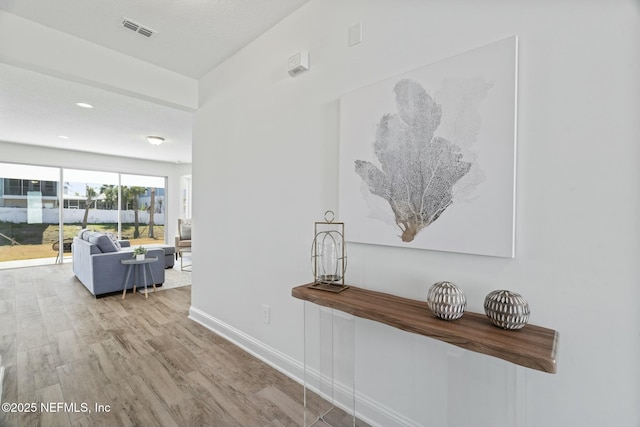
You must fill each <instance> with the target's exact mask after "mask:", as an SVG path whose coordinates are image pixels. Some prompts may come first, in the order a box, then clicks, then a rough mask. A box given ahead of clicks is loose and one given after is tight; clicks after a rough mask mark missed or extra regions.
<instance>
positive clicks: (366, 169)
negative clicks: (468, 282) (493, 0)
mask: <svg viewBox="0 0 640 427" xmlns="http://www.w3.org/2000/svg"><path fill="white" fill-rule="evenodd" d="M516 98H517V37H516V36H513V37H509V38H507V39H504V40H500V41H498V42H495V43H492V44H489V45H486V46H483V47H480V48H477V49H474V50H471V51H469V52H466V53H462V54H459V55H457V56H454V57H451V58H448V59H445V60H442V61H439V62H437V63H434V64H431V65H427V66H425V67H421V68H419V69H416V70H413V71H410V72H407V73H405V74H402V75H400V76H396V77H393V78H390V79H387V80H384V81H381V82H379V83H375V84H373V85H370V86H366V87H363V88H361V89H357V90H354V91H353V92H350V93H348V94H345V95H344V96H343V97H342V98H341V99H340V177H339V185H340V195H339V207H340V219H341V220H342V221H344V222H345V223H347V224H348V225H349V235H348V236H347V239H348V240H349V241H353V242H360V243H371V244H380V245H390V246H402V247H410V248H419V249H432V250H441V251H451V252H462V253H470V254H481V255H490V256H499V257H513V256H514V234H515V155H516Z"/></svg>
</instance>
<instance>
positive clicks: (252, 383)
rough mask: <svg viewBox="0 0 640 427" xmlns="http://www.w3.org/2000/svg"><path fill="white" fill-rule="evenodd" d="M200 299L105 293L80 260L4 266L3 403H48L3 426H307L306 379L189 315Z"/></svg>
mask: <svg viewBox="0 0 640 427" xmlns="http://www.w3.org/2000/svg"><path fill="white" fill-rule="evenodd" d="M190 298H191V287H190V286H186V287H182V288H176V289H167V290H164V291H160V292H157V293H155V294H150V296H149V299H147V300H145V299H144V297H143V296H142V295H139V294H138V295H132V294H131V293H128V294H127V298H126V299H125V300H122V299H121V296H120V295H114V296H110V297H105V298H101V299H95V298H94V297H93V296H92V295H91V294H89V292H88V291H87V290H86V289H85V288H84V286H82V284H81V283H80V282H78V281H77V279H75V277H74V276H73V273H72V272H71V266H70V265H69V264H65V265H54V266H47V267H34V268H22V269H11V270H0V354H2V362H3V365H4V366H5V367H6V373H5V380H4V393H3V396H2V402H3V403H16V404H28V403H31V402H34V403H36V404H37V410H36V411H34V412H30V413H27V412H23V413H20V414H18V413H6V412H0V426H11V427H13V426H46V427H55V426H74V427H82V426H144V427H146V426H180V427H182V426H194V427H195V426H256V427H258V426H264V427H283V426H300V425H302V424H303V405H302V396H303V389H302V386H300V385H299V384H297V383H296V382H294V381H293V380H291V379H289V378H287V377H286V376H284V375H282V374H281V373H279V372H278V371H276V370H275V369H273V368H271V367H269V366H267V365H266V364H264V363H262V362H261V361H259V360H258V359H256V358H254V357H252V356H251V355H249V354H247V353H246V352H244V351H243V350H241V349H240V348H238V347H236V346H235V345H233V344H231V343H230V342H228V341H226V340H225V339H223V338H221V337H219V336H217V335H215V334H214V333H212V332H211V331H209V330H207V329H206V328H204V327H202V326H200V325H198V324H197V323H195V322H193V321H191V320H189V319H188V317H187V316H188V310H189V305H190ZM58 402H59V403H61V404H67V405H68V406H67V407H66V408H65V407H64V406H62V407H58V406H57V404H58ZM40 403H45V404H49V405H53V407H52V408H50V409H54V410H58V411H59V412H53V411H51V412H47V411H42V410H41V409H42V408H41V406H40ZM83 404H85V405H86V407H84V406H83ZM69 405H76V407H73V406H69ZM96 405H105V406H103V408H104V409H106V408H107V406H106V405H108V406H109V410H108V412H106V411H105V412H98V411H96ZM85 409H86V411H85ZM342 423H343V422H341V421H338V422H337V424H342Z"/></svg>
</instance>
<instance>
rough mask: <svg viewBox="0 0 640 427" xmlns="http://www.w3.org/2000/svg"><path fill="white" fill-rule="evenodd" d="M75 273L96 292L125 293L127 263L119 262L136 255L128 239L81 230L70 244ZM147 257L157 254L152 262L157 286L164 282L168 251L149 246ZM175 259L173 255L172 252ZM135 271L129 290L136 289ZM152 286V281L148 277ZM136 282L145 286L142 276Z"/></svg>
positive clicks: (96, 294)
mask: <svg viewBox="0 0 640 427" xmlns="http://www.w3.org/2000/svg"><path fill="white" fill-rule="evenodd" d="M71 252H72V259H73V273H74V274H75V275H76V277H77V278H78V279H79V280H80V282H82V284H83V285H84V286H85V287H86V288H87V289H88V290H89V292H91V293H92V294H93V295H95V296H96V297H97V296H101V295H105V294H110V293H113V292H118V291H120V292H122V287H123V284H124V280H125V276H126V272H127V266H126V265H124V264H122V263H121V262H120V261H121V260H123V259H129V258H132V257H133V248H131V245H130V243H129V242H128V241H126V240H120V241H118V240H115V238H114V237H113V236H112V235H111V236H110V235H109V233H100V232H95V231H88V230H82V231H80V233H78V236H76V237H74V238H73V245H72V247H71ZM147 256H148V257H157V258H158V262H154V263H152V264H151V273H152V275H153V279H154V282H155V284H156V286H157V285H161V284H162V283H164V269H165V253H164V250H163V249H162V248H161V247H155V248H154V247H152V248H148V252H147ZM170 257H171V260H172V261H173V254H171V255H170ZM133 276H134V275H133V274H132V275H131V276H130V277H129V281H128V283H127V286H126V287H127V289H132V288H133ZM147 280H149V283H148V284H149V285H150V284H151V281H150V279H149V278H147ZM136 285H137V286H139V285H142V286H143V287H144V284H143V283H142V281H141V279H140V280H139V281H136Z"/></svg>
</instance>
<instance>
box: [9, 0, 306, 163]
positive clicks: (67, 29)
mask: <svg viewBox="0 0 640 427" xmlns="http://www.w3.org/2000/svg"><path fill="white" fill-rule="evenodd" d="M307 1H308V0H135V1H131V0H55V1H48V0H0V10H1V11H4V12H7V13H9V14H12V15H16V16H18V17H20V18H24V19H27V20H29V21H32V22H35V23H37V24H39V25H43V26H45V27H48V28H50V29H53V30H55V31H59V32H62V33H66V34H69V35H72V36H75V37H77V38H81V39H83V40H86V41H88V42H90V43H93V44H95V45H99V46H102V47H104V48H107V49H110V50H113V51H117V52H120V53H122V54H124V55H127V56H130V57H133V58H137V59H140V60H142V61H145V62H148V63H150V64H153V65H155V66H159V67H162V68H164V69H168V70H171V71H174V72H176V73H179V74H182V75H184V76H187V77H189V78H192V79H196V80H197V79H199V78H200V77H202V76H203V75H204V74H206V73H207V72H208V71H210V70H212V69H213V68H215V67H216V66H217V65H219V64H220V63H222V62H224V60H226V59H227V58H229V57H230V56H232V55H233V54H234V53H235V52H237V51H238V50H240V49H242V48H243V47H244V46H246V45H247V44H249V43H251V42H252V41H253V40H255V39H256V38H257V37H259V36H260V35H261V34H262V33H264V32H265V31H267V30H268V29H269V28H271V27H273V26H274V25H275V24H277V23H278V22H279V21H281V20H282V19H284V18H285V17H286V16H288V15H289V14H291V13H292V12H293V11H295V10H296V9H297V8H299V7H300V6H302V5H303V4H304V3H306V2H307ZM123 17H126V18H128V19H131V20H133V21H136V22H138V23H140V24H142V25H143V26H146V27H148V28H150V29H152V30H154V31H157V33H156V34H154V35H153V36H152V37H150V38H146V37H143V36H141V35H139V34H136V33H135V32H133V31H131V30H128V29H126V28H123V27H122V25H121V22H122V18H123ZM0 21H1V19H0ZM0 25H2V22H0ZM3 45H5V46H9V45H14V46H20V39H19V38H16V39H15V40H6V39H5V40H0V141H8V142H15V143H21V144H30V145H36V146H47V147H58V148H65V149H70V150H79V151H87V152H93V153H101V154H112V155H119V156H126V157H134V158H144V159H151V160H159V161H170V162H182V163H191V143H192V113H190V112H187V111H184V109H183V110H181V109H176V108H171V107H168V106H166V105H161V104H159V103H155V102H152V101H149V100H147V98H145V97H136V96H135V95H134V96H128V95H123V94H122V93H123V92H120V93H116V92H110V91H108V90H105V89H104V88H100V87H98V85H92V84H91V83H88V82H89V81H91V78H90V77H89V78H87V80H86V81H85V83H79V82H78V79H75V81H69V80H65V79H63V78H60V76H59V75H57V74H56V73H51V75H48V73H46V70H37V71H43V73H44V74H43V73H40V72H35V71H34V69H32V68H30V69H25V68H24V67H23V66H22V64H20V63H11V62H5V63H3V62H1V61H2V46H3ZM80 80H82V79H80ZM83 100H87V101H89V102H91V103H92V104H94V105H95V108H94V109H91V110H85V109H81V108H78V107H76V106H75V103H76V102H79V101H83ZM60 135H65V136H68V137H69V138H68V139H61V138H59V136H60ZM147 135H161V136H163V137H164V138H165V139H166V141H165V143H164V144H162V145H160V146H158V147H154V146H151V145H150V144H148V143H147V142H145V140H144V137H145V136H147Z"/></svg>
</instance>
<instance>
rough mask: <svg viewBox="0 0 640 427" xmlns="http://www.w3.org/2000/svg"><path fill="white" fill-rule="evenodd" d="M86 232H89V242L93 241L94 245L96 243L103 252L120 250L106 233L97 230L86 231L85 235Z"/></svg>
mask: <svg viewBox="0 0 640 427" xmlns="http://www.w3.org/2000/svg"><path fill="white" fill-rule="evenodd" d="M86 234H89V243H93V244H94V245H96V246H97V247H98V248H99V249H100V250H101V251H102V253H103V254H106V253H109V252H118V248H117V247H116V245H115V244H114V243H113V241H112V240H111V239H110V238H109V236H107V235H106V234H104V233H98V232H95V231H94V232H91V233H85V235H86ZM83 237H84V236H83Z"/></svg>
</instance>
